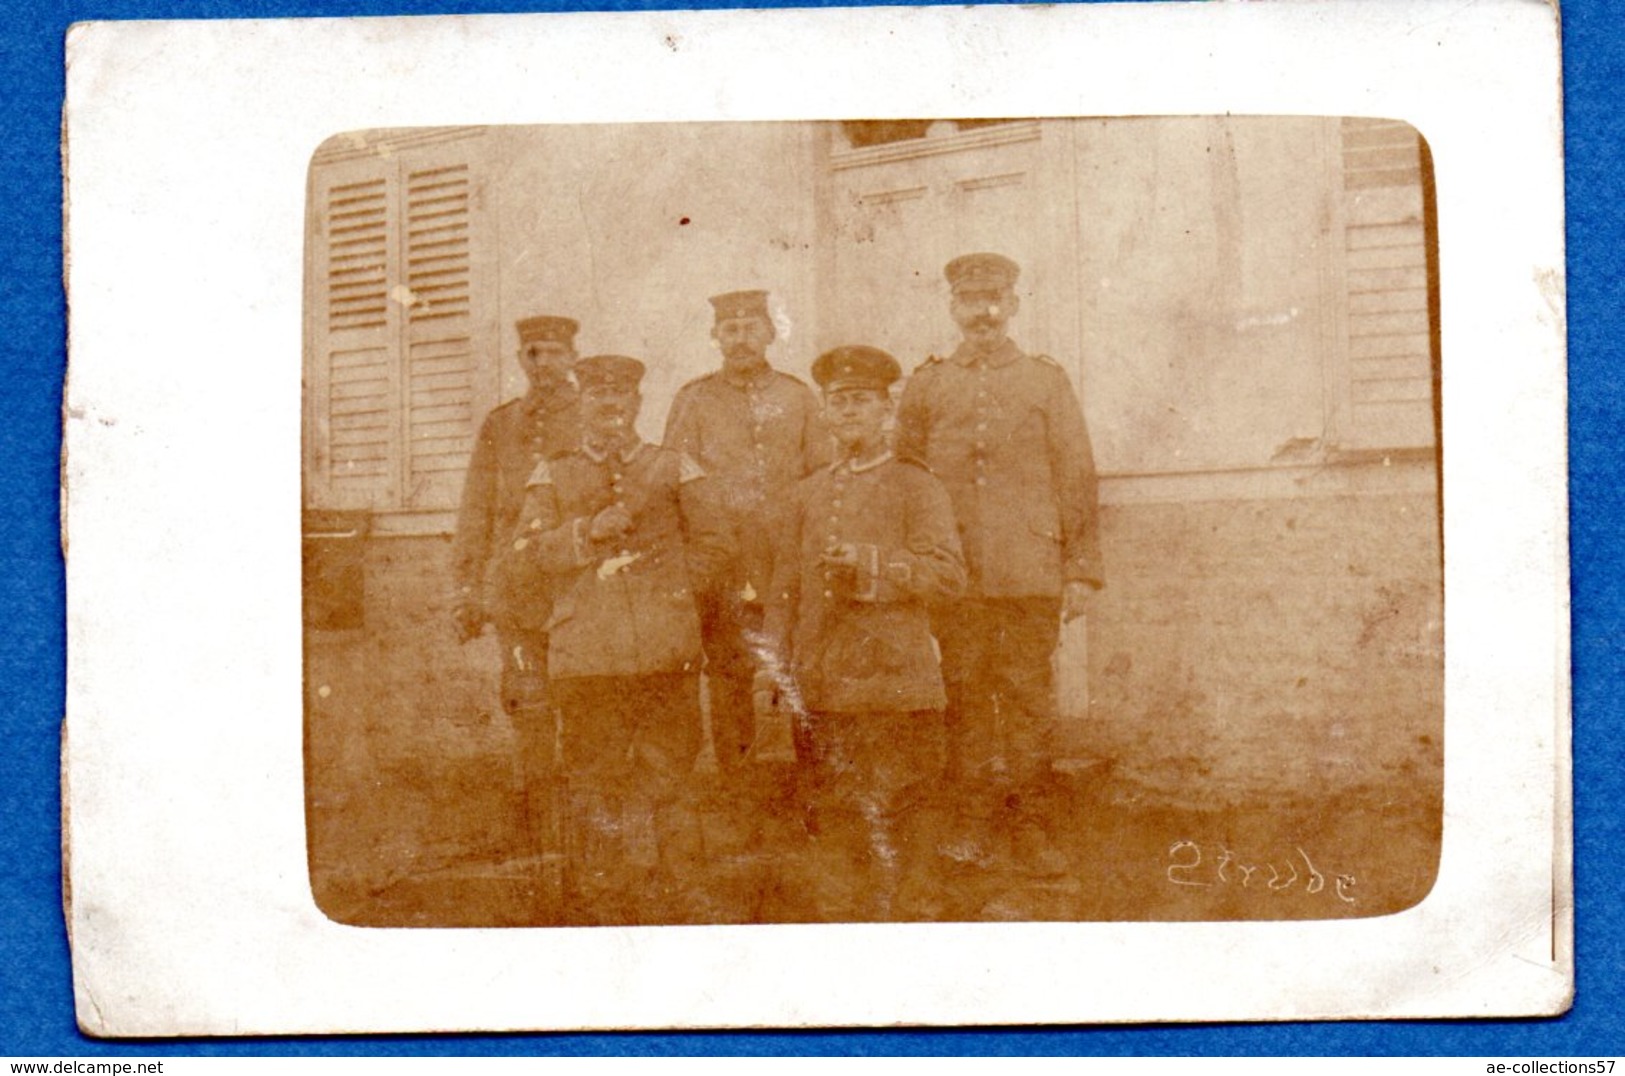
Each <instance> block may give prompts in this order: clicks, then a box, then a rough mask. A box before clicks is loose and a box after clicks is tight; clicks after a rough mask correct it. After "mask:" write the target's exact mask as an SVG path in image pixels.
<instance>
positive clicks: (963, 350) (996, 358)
mask: <svg viewBox="0 0 1625 1076" xmlns="http://www.w3.org/2000/svg"><path fill="white" fill-rule="evenodd" d="M951 358H952V359H953V361H954V362H957V363H958V364H959V365H961V366H966V367H969V366H975V365H976V364H977V362H978V361H981V362H985V363H987V365H989V366H991V367H993V368H994V369H995V370H996V369H998V368H999V367H1001V366H1009V365H1010V364H1011V363H1013V362H1015V361H1016V360H1017V359H1019V358H1021V349H1020V348H1019V347H1017V346H1016V342H1015V341H1014V340H1012V339H1010V338H1009V337H1008V336H1007V337H1005V338H1004V343H1002V344H1000V345H999V346H998V347H996V348H994V349H993V351H992V353H991V354H988V355H983V354H982V353H981V352H980V351H977V350H976V349H975V348H973V347H971V346H970V345H969V344H967V343H961V344H960V345H959V346H958V347H957V348H955V349H954V353H953V355H952V356H951Z"/></svg>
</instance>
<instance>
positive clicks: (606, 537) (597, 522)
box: [587, 504, 632, 542]
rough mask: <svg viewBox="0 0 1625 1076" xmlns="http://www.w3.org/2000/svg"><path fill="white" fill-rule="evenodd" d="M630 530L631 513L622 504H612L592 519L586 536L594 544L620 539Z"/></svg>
mask: <svg viewBox="0 0 1625 1076" xmlns="http://www.w3.org/2000/svg"><path fill="white" fill-rule="evenodd" d="M631 529H632V513H631V512H628V511H627V510H626V506H625V505H623V504H612V505H610V506H609V507H608V508H606V509H604V510H603V511H602V512H599V513H598V514H597V515H596V516H593V517H592V526H591V527H590V528H588V531H587V536H588V537H589V538H591V539H592V540H593V541H595V542H607V541H610V540H612V539H615V538H619V537H621V535H623V534H625V533H626V532H627V531H629V530H631Z"/></svg>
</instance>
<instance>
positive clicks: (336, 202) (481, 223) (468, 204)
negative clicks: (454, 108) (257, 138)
mask: <svg viewBox="0 0 1625 1076" xmlns="http://www.w3.org/2000/svg"><path fill="white" fill-rule="evenodd" d="M358 141H359V140H358ZM476 145H478V139H471V138H470V137H469V135H468V134H467V133H466V131H465V132H451V131H448V132H407V133H405V134H404V135H402V136H400V137H399V138H397V139H395V140H393V141H390V143H389V144H388V145H387V146H382V147H372V146H368V145H366V143H363V146H364V147H365V148H363V149H362V150H360V151H356V150H351V151H349V152H345V147H343V146H341V147H340V150H339V151H336V152H335V153H334V154H332V155H329V156H328V157H325V158H324V156H323V155H322V154H321V153H318V157H317V164H316V166H315V167H314V168H313V171H312V182H311V214H312V220H311V221H310V233H309V234H310V236H311V242H312V244H313V250H312V257H311V261H310V269H309V272H310V279H309V281H308V282H307V304H308V315H307V319H306V330H307V340H306V347H307V354H308V355H309V356H310V359H309V360H308V362H307V375H306V376H307V386H306V394H307V395H306V406H307V423H306V425H307V436H306V473H307V476H308V478H307V482H308V487H307V490H308V492H307V502H308V504H309V506H310V507H313V508H369V509H372V510H374V511H381V512H388V511H404V512H413V513H439V514H446V513H450V512H451V511H452V510H453V509H455V507H456V504H457V498H458V496H459V495H460V492H461V489H462V483H463V475H464V473H465V471H466V469H467V466H468V460H469V456H470V455H471V454H472V452H473V447H474V437H475V434H476V432H477V430H478V423H479V419H480V417H481V416H480V412H481V410H482V409H483V408H485V407H489V406H490V404H491V403H492V402H493V401H492V400H491V396H492V394H493V392H494V389H495V379H496V371H495V363H494V352H493V351H492V350H491V349H492V346H493V341H494V336H495V333H494V331H493V329H492V328H491V326H490V324H489V323H490V322H491V320H492V318H493V317H494V314H495V310H496V293H495V288H496V273H495V264H496V254H495V251H494V250H492V249H491V241H490V240H491V234H492V233H493V232H494V229H493V228H492V226H491V223H490V221H489V219H488V214H487V213H486V211H485V210H486V206H485V191H484V187H483V182H482V177H481V175H480V167H479V160H478V157H477V154H476V153H474V152H473V148H472V147H474V146H476ZM385 150H387V151H385ZM446 523H447V525H449V516H448V520H447V521H446Z"/></svg>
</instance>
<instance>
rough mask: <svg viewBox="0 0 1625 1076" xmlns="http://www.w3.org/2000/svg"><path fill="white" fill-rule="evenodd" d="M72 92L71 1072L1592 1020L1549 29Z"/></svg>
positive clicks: (264, 69) (332, 70) (104, 44)
mask: <svg viewBox="0 0 1625 1076" xmlns="http://www.w3.org/2000/svg"><path fill="white" fill-rule="evenodd" d="M340 59H342V62H335V60H340ZM67 65H68V66H67V86H68V93H67V105H66V111H65V117H66V118H65V128H64V129H65V150H64V154H65V162H66V171H67V177H68V181H67V188H66V213H67V216H66V221H67V228H66V231H67V245H68V250H67V264H68V274H67V276H68V290H69V306H70V340H69V378H68V387H67V403H66V414H65V420H64V421H65V449H64V465H63V481H64V497H65V505H66V510H65V535H64V541H65V547H66V549H67V564H68V589H69V595H68V598H69V676H70V682H69V697H68V714H67V720H66V722H65V725H64V743H63V767H64V790H65V791H64V798H65V802H64V813H65V819H66V824H65V831H66V837H65V840H66V847H65V849H64V855H65V863H66V864H67V869H66V871H65V874H66V876H67V892H66V894H65V909H66V915H67V927H68V931H69V935H70V940H71V943H72V950H73V968H74V982H75V994H76V999H77V1007H78V1020H79V1023H80V1026H81V1028H83V1029H84V1030H85V1031H86V1032H87V1033H89V1034H93V1035H99V1036H165V1035H242V1034H281V1033H325V1032H356V1033H362V1032H380V1031H449V1030H546V1029H590V1028H657V1027H785V1028H796V1027H818V1026H886V1025H963V1024H1016V1023H1019V1024H1035V1023H1090V1022H1161V1021H1215V1020H1229V1021H1233V1020H1298V1019H1330V1018H1384V1017H1387V1018H1394V1017H1452V1016H1453V1017H1461V1016H1516V1015H1542V1014H1552V1013H1557V1012H1561V1011H1563V1010H1564V1009H1566V1008H1567V1006H1568V1005H1569V1002H1570V998H1571V995H1572V987H1573V947H1572V919H1573V909H1572V902H1571V883H1570V843H1571V842H1570V830H1571V816H1570V798H1569V785H1568V765H1569V763H1568V758H1569V755H1568V752H1569V746H1568V744H1569V741H1568V735H1569V732H1568V719H1569V712H1568V675H1569V674H1568V657H1567V655H1568V615H1567V609H1568V590H1567V559H1566V556H1567V555H1566V549H1567V535H1566V523H1565V520H1566V512H1567V504H1566V496H1565V476H1566V462H1565V455H1564V452H1565V449H1564V445H1565V440H1564V437H1565V426H1564V409H1565V386H1564V358H1565V352H1564V328H1563V311H1564V294H1563V270H1562V266H1563V249H1562V182H1561V177H1562V159H1561V144H1562V138H1561V129H1560V121H1559V117H1560V106H1561V95H1560V82H1559V64H1558V42H1557V16H1556V12H1555V10H1554V9H1553V8H1552V7H1550V6H1548V5H1546V4H1543V3H1537V2H1533V0H1496V2H1493V3H1488V4H1480V5H1475V6H1472V7H1469V8H1466V9H1461V8H1459V7H1456V6H1452V5H1449V4H1443V3H1427V2H1424V3H1408V4H1404V5H1381V6H1372V5H1362V4H1358V3H1352V2H1346V3H1340V2H1324V3H1322V2H1304V3H1291V4H1286V3H1283V4H1266V5H1202V6H1197V5H1184V4H1139V5H1061V6H1054V7H1037V8H1015V7H968V8H956V9H945V8H864V9H851V10H820V11H794V10H775V11H728V12H704V13H702V12H659V13H656V12H650V13H642V14H624V15H623V14H568V15H566V14H555V15H527V16H480V17H436V18H423V19H350V20H285V21H274V22H273V21H266V22H218V23H126V24H117V23H93V24H84V25H81V26H77V27H75V28H74V30H73V32H72V33H71V34H70V37H69V40H68V43H67Z"/></svg>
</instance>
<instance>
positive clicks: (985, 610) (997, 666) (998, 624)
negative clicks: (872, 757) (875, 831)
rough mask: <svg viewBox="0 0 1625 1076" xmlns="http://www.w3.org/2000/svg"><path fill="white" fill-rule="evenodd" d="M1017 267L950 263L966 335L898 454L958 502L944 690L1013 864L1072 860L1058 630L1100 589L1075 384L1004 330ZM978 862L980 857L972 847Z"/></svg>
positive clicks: (959, 777)
mask: <svg viewBox="0 0 1625 1076" xmlns="http://www.w3.org/2000/svg"><path fill="white" fill-rule="evenodd" d="M1019 272H1020V270H1019V268H1018V266H1017V265H1016V263H1015V262H1013V261H1011V260H1010V259H1008V258H1005V257H1002V256H1000V255H997V254H967V255H964V256H962V257H958V258H955V259H954V260H953V261H951V262H949V263H948V265H947V267H946V269H945V271H944V273H945V275H946V277H947V279H948V284H949V286H950V288H951V289H952V300H951V303H950V305H949V312H950V314H951V315H952V317H953V319H954V322H955V323H956V324H957V325H958V326H959V329H960V333H961V335H962V338H963V339H962V342H961V344H960V345H959V347H958V348H957V349H956V350H955V351H954V352H953V354H951V355H949V356H948V357H946V358H937V357H934V356H933V357H931V358H929V359H927V360H926V362H925V363H924V364H922V365H921V366H920V367H919V369H918V370H916V371H915V373H914V375H913V376H912V377H911V378H910V379H909V382H908V385H907V387H906V388H905V390H904V392H903V398H902V401H901V403H900V405H899V408H898V417H897V434H896V442H897V452H898V454H899V455H907V456H915V457H918V458H920V459H922V460H924V461H925V462H926V463H927V464H928V465H929V466H930V467H931V470H932V471H933V472H934V473H935V474H936V475H937V476H938V477H939V478H940V479H941V480H942V482H943V484H944V485H945V486H946V487H947V489H948V494H949V496H950V497H951V498H952V501H953V505H954V512H955V515H956V516H957V518H958V523H959V532H960V536H961V538H962V540H963V543H964V549H965V560H966V564H967V566H968V568H969V571H970V583H969V587H968V590H967V592H966V596H965V597H964V598H963V599H961V600H960V601H958V602H955V603H953V604H951V605H945V606H943V607H942V608H940V609H939V611H938V616H937V617H936V621H935V624H936V636H937V639H938V641H939V643H940V645H941V648H942V665H943V675H944V677H945V679H946V681H947V690H948V711H947V714H948V730H949V764H950V772H951V775H952V776H953V777H954V779H955V780H956V782H957V787H958V789H959V792H958V795H959V797H960V800H961V803H962V804H963V805H964V806H965V807H967V808H968V812H967V814H968V818H967V821H968V822H970V823H973V825H972V828H971V829H970V830H969V833H968V835H969V836H970V837H971V838H972V840H973V841H980V839H981V837H980V833H979V829H980V825H975V824H976V823H979V824H986V823H987V822H989V821H991V818H990V816H992V815H998V816H999V817H1000V818H1002V820H1003V824H1002V825H1001V826H1000V827H999V828H1000V829H1002V830H1004V831H1006V832H1010V833H1011V834H1012V835H1013V837H1014V847H1013V849H1012V851H1013V853H1014V855H1015V858H1016V862H1017V863H1018V864H1019V865H1021V866H1023V867H1025V868H1028V869H1033V870H1036V871H1038V872H1040V873H1054V872H1056V871H1057V870H1059V869H1062V867H1063V863H1062V861H1061V860H1060V858H1059V857H1058V855H1057V853H1056V852H1055V850H1054V848H1053V846H1052V845H1051V843H1050V842H1049V840H1048V839H1047V833H1046V832H1045V822H1046V819H1045V817H1044V812H1043V811H1042V810H1040V809H1039V806H1038V804H1039V802H1040V801H1041V800H1042V795H1043V791H1044V788H1045V786H1046V785H1047V783H1048V782H1047V778H1048V777H1049V774H1050V764H1051V762H1052V761H1053V759H1052V746H1051V740H1052V736H1053V730H1054V724H1055V705H1056V702H1055V688H1054V683H1053V674H1052V671H1051V667H1050V659H1051V655H1052V653H1053V652H1054V650H1055V648H1056V645H1057V643H1058V641H1059V633H1060V624H1061V622H1062V621H1063V620H1071V619H1073V618H1075V617H1077V616H1079V615H1081V614H1082V613H1083V612H1084V609H1085V606H1086V603H1087V601H1088V599H1089V596H1090V595H1091V594H1092V593H1093V592H1094V591H1095V590H1097V589H1099V588H1100V587H1101V585H1102V569H1101V558H1100V544H1099V536H1098V520H1097V499H1096V476H1095V466H1094V458H1093V455H1092V452H1091V449H1090V445H1089V432H1088V429H1087V427H1086V426H1085V424H1084V418H1083V412H1082V409H1081V408H1080V407H1079V404H1078V397H1077V394H1076V393H1075V392H1074V391H1073V389H1072V384H1071V382H1070V381H1069V380H1068V379H1067V375H1066V372H1065V371H1064V370H1063V369H1062V368H1061V367H1060V365H1059V364H1057V363H1056V362H1055V361H1054V360H1053V359H1050V358H1048V357H1047V356H1043V355H1032V354H1028V353H1026V352H1024V351H1022V350H1021V349H1020V348H1019V347H1017V346H1016V344H1015V343H1014V342H1013V341H1012V340H1011V339H1010V338H1009V336H1008V335H1007V329H1008V325H1009V320H1010V318H1011V317H1012V316H1013V315H1014V314H1015V313H1016V312H1017V310H1018V309H1019V306H1020V303H1019V300H1018V298H1017V296H1016V292H1015V283H1016V278H1017V276H1018V274H1019ZM975 854H976V857H977V858H978V859H979V860H980V859H982V858H983V857H982V855H981V854H980V853H975Z"/></svg>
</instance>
